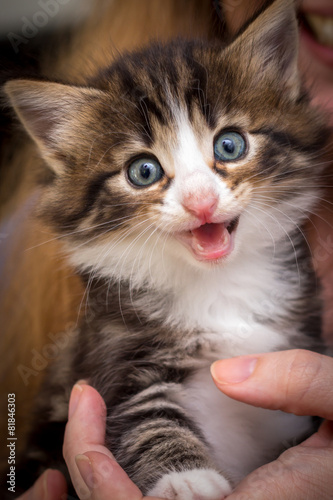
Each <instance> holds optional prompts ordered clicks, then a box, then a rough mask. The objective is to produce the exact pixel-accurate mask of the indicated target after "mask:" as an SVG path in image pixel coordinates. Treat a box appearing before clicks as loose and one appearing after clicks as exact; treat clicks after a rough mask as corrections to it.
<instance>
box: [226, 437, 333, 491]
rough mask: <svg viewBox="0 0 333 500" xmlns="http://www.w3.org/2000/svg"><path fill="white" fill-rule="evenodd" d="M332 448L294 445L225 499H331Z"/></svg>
mask: <svg viewBox="0 0 333 500" xmlns="http://www.w3.org/2000/svg"><path fill="white" fill-rule="evenodd" d="M332 467H333V452H332V449H326V448H320V447H318V448H313V447H304V446H296V447H294V448H290V449H289V450H287V451H285V452H284V453H283V454H282V455H281V456H280V457H279V459H278V460H276V461H274V462H271V463H269V464H267V465H265V466H263V467H260V469H257V470H255V471H254V472H253V473H251V474H250V475H249V476H247V477H246V478H245V479H244V480H243V481H242V482H241V483H240V484H239V485H238V486H237V488H236V489H235V491H234V492H233V493H232V494H231V495H229V496H228V497H227V498H228V500H249V499H250V498H255V499H256V500H267V499H268V498H269V500H290V499H293V500H306V499H308V500H310V499H311V500H313V499H320V500H331V499H332V491H333V475H332Z"/></svg>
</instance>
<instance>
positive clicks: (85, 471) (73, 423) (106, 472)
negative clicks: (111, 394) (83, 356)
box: [17, 383, 159, 500]
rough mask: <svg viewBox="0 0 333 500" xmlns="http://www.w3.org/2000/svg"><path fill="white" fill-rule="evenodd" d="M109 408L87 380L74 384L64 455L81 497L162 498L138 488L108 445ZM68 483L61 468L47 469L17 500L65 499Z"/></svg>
mask: <svg viewBox="0 0 333 500" xmlns="http://www.w3.org/2000/svg"><path fill="white" fill-rule="evenodd" d="M105 417H106V408H105V404H104V401H103V399H102V397H101V396H100V395H99V394H98V392H97V391H96V390H95V389H93V388H92V387H90V386H89V385H87V384H85V383H78V384H76V385H75V386H74V387H73V390H72V394H71V398H70V403H69V414H68V423H67V426H66V432H65V438H64V445H63V454H64V458H65V461H66V464H67V467H68V471H69V474H70V476H71V479H72V482H73V485H74V488H75V491H76V493H77V495H78V497H79V498H80V500H88V499H89V500H109V499H110V498H112V500H159V499H157V498H153V497H143V495H142V493H141V492H140V490H139V488H137V486H135V484H134V483H133V482H132V481H131V480H130V479H129V477H128V476H127V474H126V473H125V471H124V470H123V469H122V468H121V467H120V466H119V465H118V464H117V462H116V461H115V459H114V457H113V455H112V453H111V452H110V451H109V450H108V449H107V448H105V446H104V439H105ZM65 499H67V485H66V481H65V478H64V477H63V475H62V474H61V472H59V471H55V470H47V471H45V472H44V474H42V476H40V478H39V479H38V480H37V481H36V483H35V484H34V486H33V487H32V488H30V489H29V490H28V491H27V492H25V493H24V494H23V495H22V496H20V497H19V498H18V499H17V500H65Z"/></svg>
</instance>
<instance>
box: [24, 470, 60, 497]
mask: <svg viewBox="0 0 333 500" xmlns="http://www.w3.org/2000/svg"><path fill="white" fill-rule="evenodd" d="M65 499H67V485H66V480H65V478H64V476H63V475H62V474H61V472H60V471H58V470H51V469H49V470H46V471H45V472H44V473H43V474H42V475H41V476H40V477H39V478H38V480H37V481H36V482H35V484H34V485H33V486H32V487H31V488H30V489H29V490H28V491H26V492H25V493H24V494H23V495H21V496H20V497H19V498H17V500H65Z"/></svg>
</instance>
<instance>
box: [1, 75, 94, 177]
mask: <svg viewBox="0 0 333 500" xmlns="http://www.w3.org/2000/svg"><path fill="white" fill-rule="evenodd" d="M4 91H5V93H6V94H7V96H8V98H9V101H10V103H11V105H12V107H13V108H14V110H15V111H16V114H17V116H18V117H19V119H20V121H21V122H22V124H23V125H24V127H25V129H26V130H27V132H28V133H29V135H30V136H31V137H32V139H33V140H34V141H35V143H36V144H37V146H38V148H39V150H40V153H41V155H42V157H43V158H44V159H45V160H46V162H47V163H48V165H49V166H50V167H51V168H52V170H54V171H55V173H60V172H61V171H62V170H63V169H64V164H63V162H62V161H61V160H60V156H61V155H59V153H60V152H61V151H64V147H65V144H69V143H73V142H76V143H77V141H78V140H79V128H80V126H82V124H85V123H89V121H90V116H91V112H92V105H93V103H94V102H95V101H96V99H100V98H101V96H103V94H104V93H103V92H102V91H100V90H96V89H92V88H84V87H74V86H71V85H63V84H60V83H53V82H40V81H33V80H12V81H9V82H7V83H6V85H5V86H4ZM75 134H76V137H75ZM76 147H77V144H76Z"/></svg>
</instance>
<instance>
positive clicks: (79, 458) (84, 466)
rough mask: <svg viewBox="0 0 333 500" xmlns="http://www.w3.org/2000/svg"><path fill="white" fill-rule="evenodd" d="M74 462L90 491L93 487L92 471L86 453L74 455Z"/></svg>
mask: <svg viewBox="0 0 333 500" xmlns="http://www.w3.org/2000/svg"><path fill="white" fill-rule="evenodd" d="M75 463H76V465H77V468H78V469H79V471H80V474H81V477H82V479H83V481H84V482H85V483H86V485H87V486H88V488H89V490H90V491H92V490H93V488H94V471H93V468H92V465H91V461H90V460H89V458H88V457H87V456H86V455H76V457H75Z"/></svg>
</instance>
